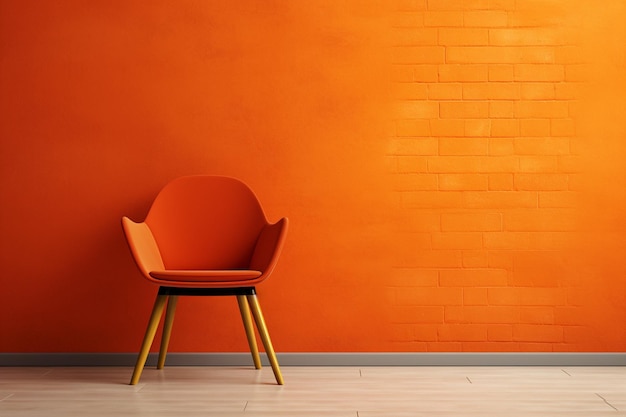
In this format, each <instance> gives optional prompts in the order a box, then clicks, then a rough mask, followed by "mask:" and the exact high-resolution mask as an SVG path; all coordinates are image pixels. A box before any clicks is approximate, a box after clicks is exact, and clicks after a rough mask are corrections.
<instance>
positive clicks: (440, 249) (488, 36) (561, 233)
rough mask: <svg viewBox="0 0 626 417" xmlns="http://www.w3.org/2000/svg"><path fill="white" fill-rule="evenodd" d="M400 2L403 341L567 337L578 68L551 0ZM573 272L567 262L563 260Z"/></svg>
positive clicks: (508, 344)
mask: <svg viewBox="0 0 626 417" xmlns="http://www.w3.org/2000/svg"><path fill="white" fill-rule="evenodd" d="M521 3H524V2H520V1H514V0H479V1H464V0H426V1H413V2H410V1H404V2H398V10H397V11H396V13H395V16H394V19H393V22H394V29H393V30H392V31H393V40H394V43H395V46H394V50H393V54H392V55H393V56H392V59H393V65H394V66H393V77H392V79H393V80H394V84H395V88H394V91H395V92H396V94H395V98H396V100H397V107H396V109H397V110H396V113H395V115H394V117H395V126H396V131H395V134H396V138H395V140H393V141H392V143H394V144H395V145H394V146H393V147H391V148H390V151H389V153H388V157H390V158H395V159H397V161H396V163H395V164H390V167H391V171H392V172H391V174H392V175H395V176H397V180H396V181H395V182H394V183H395V190H394V192H396V193H398V194H399V195H400V197H401V198H399V199H398V200H397V201H399V202H400V204H401V209H402V210H403V213H404V217H405V220H404V224H405V225H406V229H405V231H404V233H403V234H402V236H403V237H404V239H405V240H404V241H403V247H404V249H403V250H402V251H400V252H399V253H398V255H397V259H396V261H395V262H396V269H395V273H396V274H397V276H396V277H395V279H394V280H392V281H390V282H393V285H391V291H392V292H393V293H394V294H395V297H396V298H395V301H396V304H395V305H394V307H393V314H392V316H393V318H394V322H396V323H398V324H397V325H398V328H397V329H396V330H395V331H394V335H395V340H394V342H395V343H396V345H397V346H398V348H399V349H400V350H426V351H502V352H506V351H556V350H561V351H569V350H572V343H576V342H577V341H578V340H577V338H576V337H575V335H576V334H578V333H577V332H578V331H579V330H578V327H577V326H580V320H579V319H580V317H581V314H580V312H579V309H578V307H577V306H576V305H572V304H571V303H572V301H571V300H575V299H576V298H575V297H568V293H570V289H569V288H568V282H567V281H566V278H565V277H564V275H566V274H565V273H564V270H566V269H567V268H564V267H563V266H564V265H566V264H567V259H564V257H563V256H562V253H564V252H565V249H566V246H567V243H568V236H569V233H572V232H573V231H574V230H575V228H576V224H577V221H578V219H577V217H576V215H575V212H574V211H573V209H574V208H575V206H576V204H577V199H576V195H575V192H574V191H573V189H574V188H575V175H576V174H577V173H578V172H579V171H580V169H579V165H580V161H579V160H578V159H577V155H576V149H575V146H574V143H575V142H574V138H575V135H576V133H577V125H576V114H575V113H576V105H575V102H576V100H577V99H578V98H579V95H580V82H581V81H582V80H583V78H584V67H583V66H582V65H581V63H582V57H581V50H580V48H579V46H578V45H577V44H576V36H574V35H575V33H574V32H573V31H572V30H570V29H569V28H568V27H567V26H566V25H561V24H559V23H560V22H562V21H563V19H565V16H562V17H561V18H559V16H557V15H555V14H557V13H558V12H559V10H558V9H555V8H554V7H548V8H546V9H544V5H543V4H542V1H534V2H532V5H529V4H521ZM569 272H572V273H573V271H569Z"/></svg>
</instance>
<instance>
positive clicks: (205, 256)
mask: <svg viewBox="0 0 626 417" xmlns="http://www.w3.org/2000/svg"><path fill="white" fill-rule="evenodd" d="M287 223H288V222H287V218H286V217H285V218H282V219H281V220H279V221H278V222H276V223H274V224H271V223H268V221H267V219H266V218H265V214H264V213H263V209H262V208H261V205H260V204H259V201H258V200H257V198H256V196H255V195H254V193H253V192H252V191H251V190H250V189H249V188H248V187H247V186H246V185H245V184H244V183H242V182H240V181H239V180H236V179H234V178H228V177H219V176H205V175H197V176H188V177H182V178H178V179H176V180H174V181H172V182H170V183H169V184H167V185H166V186H165V187H164V188H163V190H161V192H160V193H159V194H158V196H157V197H156V199H155V200H154V202H153V203H152V207H151V208H150V211H149V212H148V216H147V217H146V220H145V221H144V222H142V223H135V222H133V221H132V220H130V219H129V218H128V217H124V218H123V219H122V225H123V228H124V232H125V235H126V240H127V241H128V245H129V246H130V250H131V252H132V254H133V257H134V259H135V262H136V263H137V266H138V267H139V269H140V270H141V272H142V273H143V275H144V276H145V277H146V278H147V279H148V280H149V281H150V282H153V283H155V284H157V285H159V292H158V294H157V297H156V300H155V302H154V308H153V310H152V315H151V316H150V321H149V322H148V328H147V330H146V334H145V336H144V340H143V344H142V345H141V351H140V352H139V357H138V358H137V364H136V365H135V370H134V372H133V376H132V378H131V380H130V384H131V385H135V384H136V383H137V382H138V381H139V378H140V377H141V373H142V371H143V368H144V365H145V363H146V359H147V358H148V353H149V351H150V347H151V345H152V341H153V340H154V336H155V334H156V330H157V328H158V326H159V322H160V320H161V316H162V314H163V310H165V305H166V304H167V309H166V313H165V321H164V325H163V337H162V340H161V349H160V352H159V360H158V363H157V369H162V368H163V365H164V364H165V356H166V354H167V347H168V344H169V339H170V335H171V332H172V324H173V321H174V313H175V310H176V303H177V301H178V297H179V296H181V295H212V296H215V295H234V296H236V297H237V301H238V303H239V309H240V312H241V317H242V319H243V324H244V328H245V331H246V336H247V338H248V344H249V346H250V351H251V353H252V359H253V361H254V366H255V368H256V369H260V368H261V359H260V356H259V351H258V348H257V343H256V336H255V333H254V328H253V324H252V319H251V316H250V311H252V316H253V317H254V321H255V322H256V327H257V329H258V331H259V334H260V337H261V341H262V342H263V346H264V347H265V352H266V354H267V356H268V358H269V361H270V364H271V366H272V370H273V371H274V376H275V377H276V382H277V383H278V384H279V385H282V384H283V377H282V374H281V372H280V367H279V365H278V361H277V359H276V354H275V353H274V348H273V347H272V342H271V340H270V336H269V333H268V331H267V327H266V325H265V320H264V319H263V314H262V313H261V308H260V306H259V302H258V300H257V296H256V289H255V286H256V285H257V284H259V283H261V282H262V281H263V280H265V279H266V278H267V277H268V276H269V275H270V274H271V273H272V271H273V270H274V266H275V265H276V261H277V260H278V256H279V254H280V252H281V249H282V246H283V242H284V240H285V234H286V232H287Z"/></svg>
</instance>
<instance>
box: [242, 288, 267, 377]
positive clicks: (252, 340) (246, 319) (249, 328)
mask: <svg viewBox="0 0 626 417" xmlns="http://www.w3.org/2000/svg"><path fill="white" fill-rule="evenodd" d="M237 303H239V311H240V312H241V319H242V320H243V327H244V329H245V330H246V337H247V338H248V345H249V346H250V353H252V360H253V361H254V367H255V368H256V369H261V356H260V355H259V348H258V347H257V344H256V336H255V335H254V326H253V325H252V318H251V317H250V306H249V305H248V300H247V299H246V296H245V295H238V296H237Z"/></svg>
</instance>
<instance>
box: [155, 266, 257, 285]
mask: <svg viewBox="0 0 626 417" xmlns="http://www.w3.org/2000/svg"><path fill="white" fill-rule="evenodd" d="M150 276H151V277H152V278H155V279H162V280H166V281H180V282H224V281H245V280H247V279H255V278H258V277H260V276H261V271H254V270H250V269H234V270H231V269H229V270H195V269H168V270H163V271H151V272H150Z"/></svg>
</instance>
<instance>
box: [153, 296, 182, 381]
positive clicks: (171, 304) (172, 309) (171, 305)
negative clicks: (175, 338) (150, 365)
mask: <svg viewBox="0 0 626 417" xmlns="http://www.w3.org/2000/svg"><path fill="white" fill-rule="evenodd" d="M176 303H178V296H177V295H170V298H169V299H168V300H167V310H165V322H164V323H163V336H162V337H161V350H159V361H158V362H157V369H163V366H165V357H166V356H167V346H168V345H169V344H170V336H171V335H172V325H173V324H174V314H176Z"/></svg>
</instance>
